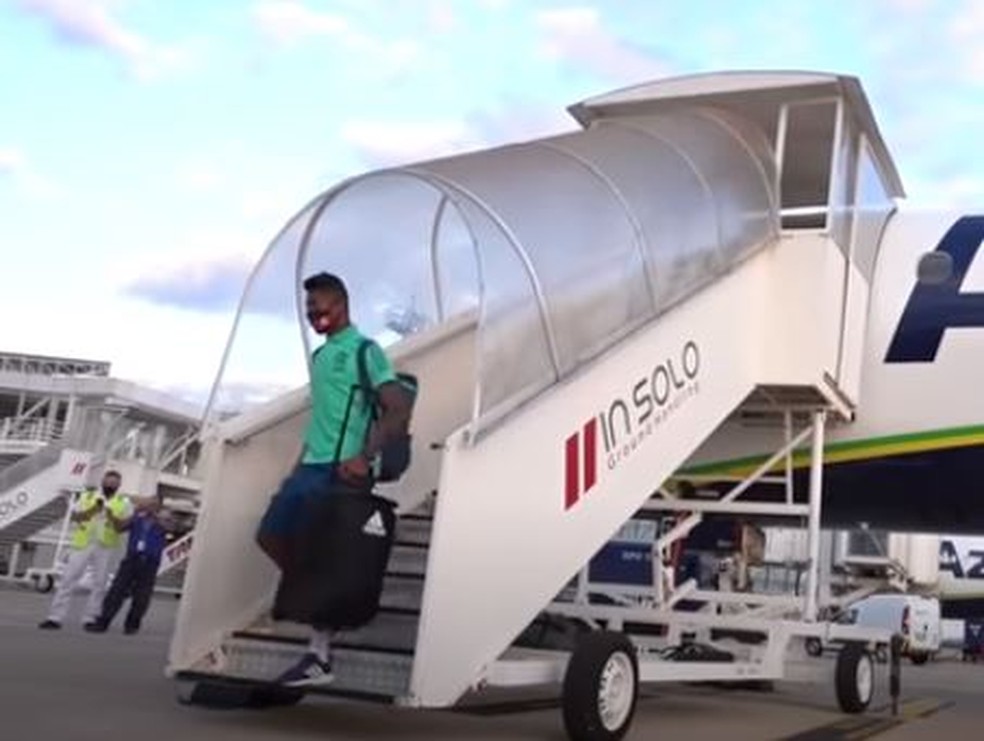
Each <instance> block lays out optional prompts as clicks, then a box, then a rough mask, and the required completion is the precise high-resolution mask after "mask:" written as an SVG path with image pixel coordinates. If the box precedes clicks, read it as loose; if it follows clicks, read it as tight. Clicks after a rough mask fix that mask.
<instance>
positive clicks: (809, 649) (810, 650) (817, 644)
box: [803, 636, 823, 658]
mask: <svg viewBox="0 0 984 741" xmlns="http://www.w3.org/2000/svg"><path fill="white" fill-rule="evenodd" d="M803 647H804V648H805V649H806V653H807V655H808V656H813V657H814V658H816V657H818V656H823V642H822V641H821V640H820V639H819V638H814V637H813V636H810V637H809V638H807V639H806V640H805V641H804V642H803Z"/></svg>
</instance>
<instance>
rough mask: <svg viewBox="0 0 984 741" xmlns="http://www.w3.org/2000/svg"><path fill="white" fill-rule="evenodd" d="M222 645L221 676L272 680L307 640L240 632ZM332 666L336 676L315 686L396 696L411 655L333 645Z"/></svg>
mask: <svg viewBox="0 0 984 741" xmlns="http://www.w3.org/2000/svg"><path fill="white" fill-rule="evenodd" d="M223 649H224V651H225V657H226V663H225V666H224V667H223V668H222V670H221V671H222V676H223V677H232V678H236V679H250V680H254V681H259V682H272V681H274V680H276V678H277V677H278V676H280V675H281V674H282V673H283V672H284V671H286V670H287V669H288V668H290V666H291V665H293V664H294V663H295V662H297V661H298V660H299V659H300V658H301V657H302V656H303V655H304V653H305V651H306V649H307V642H306V641H304V642H301V643H284V642H279V641H275V640H264V639H262V638H255V637H245V636H239V637H234V638H231V639H229V640H227V641H226V642H225V643H224V644H223ZM332 669H333V671H334V674H335V680H334V681H333V682H332V683H331V684H330V685H326V686H324V687H319V688H316V689H317V691H322V690H323V691H326V692H329V693H331V692H334V693H339V694H341V693H368V694H371V695H382V696H386V697H393V698H395V697H400V696H403V695H405V694H407V692H408V690H409V687H410V673H411V671H412V670H413V656H412V655H409V654H404V653H387V652H382V651H361V650H357V649H350V648H343V647H341V646H336V647H335V648H334V649H333V650H332Z"/></svg>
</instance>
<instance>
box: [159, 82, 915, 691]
mask: <svg viewBox="0 0 984 741" xmlns="http://www.w3.org/2000/svg"><path fill="white" fill-rule="evenodd" d="M570 110H571V113H572V115H573V116H574V118H575V119H576V121H577V122H578V124H580V128H578V129H576V130H574V131H572V132H570V133H565V134H560V135H557V136H552V137H547V138H544V139H537V140H534V141H529V142H524V143H519V144H514V145H509V146H503V147H497V148H494V149H489V150H483V151H476V152H470V153H465V154H461V155H457V156H453V157H448V158H443V159H437V160H432V161H428V162H421V163H415V164H412V165H406V166H400V167H394V168H392V169H387V170H382V171H377V172H371V173H368V174H364V175H360V176H357V177H354V178H352V179H350V180H347V181H345V182H343V183H341V184H339V185H337V186H336V187H334V188H332V189H330V190H328V191H327V192H325V193H322V194H320V195H318V196H317V197H316V198H314V199H313V200H312V201H311V202H310V203H309V204H308V205H307V206H305V207H304V208H303V209H302V210H301V211H300V212H299V213H298V214H297V215H296V216H295V217H294V218H293V219H292V220H291V221H290V222H289V223H288V224H287V226H286V227H285V228H284V230H283V231H282V232H281V233H280V234H279V235H278V236H277V237H276V238H275V240H274V241H273V242H272V243H271V245H270V247H269V249H268V250H267V252H266V254H265V255H264V257H263V258H262V260H261V262H260V263H259V265H258V266H257V268H256V270H255V272H254V273H253V275H252V276H251V277H250V279H249V282H248V285H247V288H246V291H245V293H244V296H243V298H242V301H241V304H240V306H239V310H238V313H237V316H236V320H235V325H234V330H233V333H232V336H231V337H230V340H229V344H228V346H227V348H226V352H225V356H224V361H223V368H222V370H221V371H220V374H219V377H218V378H217V380H216V383H215V386H214V389H213V392H212V398H211V400H210V405H209V411H208V413H207V415H206V423H205V428H204V431H203V444H204V450H203V459H202V479H203V501H202V510H201V512H200V516H199V521H198V529H197V531H196V536H195V550H194V552H193V553H192V556H191V560H190V563H189V564H188V571H187V576H186V581H185V592H184V599H183V601H182V604H181V607H180V613H179V616H178V623H177V626H176V630H175V634H174V637H173V640H172V645H171V650H170V656H169V667H168V668H169V672H170V673H171V674H173V675H176V676H179V677H181V676H185V677H187V676H194V677H199V678H201V677H208V676H215V677H223V676H225V677H229V676H232V677H238V678H240V679H245V680H250V679H252V680H256V681H263V680H269V679H270V678H271V677H272V676H275V674H276V672H277V670H278V668H281V667H282V666H283V665H284V664H283V662H284V661H287V660H288V659H289V658H290V657H289V656H288V655H287V654H289V651H287V650H282V649H281V648H278V646H279V647H282V646H291V645H292V641H294V642H295V643H296V642H298V641H299V640H300V638H298V636H300V635H302V634H299V633H296V631H295V633H293V634H290V632H289V630H288V629H287V628H284V629H283V630H282V631H281V632H279V633H278V632H277V631H276V630H275V631H273V633H272V634H271V633H270V631H269V630H266V631H265V637H264V635H261V632H260V631H258V630H257V629H256V626H257V625H259V624H260V623H262V622H263V620H264V617H265V615H266V613H267V611H268V610H269V607H270V604H271V600H272V596H273V593H274V590H275V588H276V583H277V574H276V571H275V569H274V567H273V566H272V564H270V563H269V562H268V561H267V560H266V559H265V558H264V557H263V555H262V554H261V553H260V551H259V550H258V549H257V548H256V547H255V545H254V542H253V536H254V533H255V530H256V526H257V523H258V521H259V518H260V516H261V514H262V512H263V511H264V509H265V507H266V505H267V502H268V500H269V498H270V496H271V495H272V493H273V492H274V491H275V490H276V489H277V487H278V485H279V484H280V482H281V480H282V479H283V477H285V476H286V475H287V473H288V472H289V471H290V469H291V467H292V466H293V465H294V462H295V461H296V460H297V458H298V453H299V452H300V445H301V433H302V430H303V426H304V424H305V422H306V420H307V417H308V413H309V408H308V404H309V401H308V392H307V387H306V384H307V379H308V358H309V357H310V353H311V351H312V350H313V348H314V343H315V342H316V341H317V339H316V337H314V336H313V335H312V334H310V332H309V330H308V329H307V326H306V322H305V318H304V307H303V301H304V296H303V291H302V289H301V287H300V286H301V282H302V281H303V279H304V277H306V276H307V275H309V274H311V273H314V272H317V271H320V270H328V271H331V272H335V273H338V274H339V275H341V276H342V277H343V278H344V279H345V280H346V282H347V284H348V286H349V292H350V296H351V303H352V314H353V318H354V321H355V323H356V324H357V326H358V327H359V328H360V330H362V331H363V332H364V333H366V334H368V335H370V336H373V337H376V338H377V339H378V340H379V341H380V342H381V343H382V344H383V345H384V346H386V347H387V350H388V352H389V354H390V355H391V357H392V358H393V359H394V361H395V363H396V364H397V365H398V366H399V367H401V368H403V369H405V370H407V371H409V372H412V373H414V374H416V375H417V376H418V378H419V379H420V382H421V388H420V397H419V401H418V404H417V407H416V411H415V416H414V421H413V434H414V441H415V442H414V450H413V456H414V459H413V465H412V467H411V469H410V470H409V472H408V473H407V475H406V476H405V477H404V479H403V480H401V481H400V482H398V483H396V484H392V485H386V486H381V487H380V490H379V493H381V494H382V495H384V496H387V497H390V498H392V499H394V500H395V501H397V502H398V503H399V511H400V514H401V515H402V516H403V517H402V519H401V523H402V524H401V528H402V529H403V530H404V531H407V532H409V531H410V530H413V532H414V533H415V534H416V536H415V537H409V536H408V538H407V539H406V540H405V542H404V546H405V550H406V551H407V554H410V555H406V558H407V559H412V558H416V560H415V561H414V563H415V566H416V568H417V569H418V570H419V571H418V576H419V579H418V582H417V588H416V592H415V593H414V595H413V597H412V599H411V600H410V602H406V601H404V602H402V603H401V609H402V612H391V613H389V614H385V613H384V614H381V616H380V618H379V621H378V622H377V624H375V625H374V626H369V627H368V628H367V630H366V631H363V632H362V633H361V634H359V635H354V636H350V637H348V638H347V644H346V646H347V648H346V651H347V652H348V653H347V654H346V657H347V658H344V659H343V660H341V663H340V666H339V669H338V674H339V679H338V683H337V685H336V686H335V691H337V692H339V693H344V692H345V691H349V692H352V693H366V692H369V693H376V694H381V695H386V696H389V697H391V698H392V699H393V700H394V701H397V702H402V703H406V704H410V705H417V706H445V705H450V704H453V703H454V702H456V701H457V700H458V699H459V698H460V697H461V696H462V695H463V694H464V693H466V692H467V691H468V690H470V689H473V688H475V687H478V686H482V685H483V684H485V683H493V684H494V683H496V682H499V681H502V682H508V681H511V680H510V679H509V678H508V677H506V675H505V674H503V673H502V671H501V669H502V667H503V664H502V660H503V657H504V656H507V655H508V652H509V650H510V646H511V645H512V644H513V642H514V641H515V639H516V638H517V636H518V635H519V634H520V633H521V632H522V631H523V630H524V628H526V627H527V626H528V625H529V624H530V623H531V621H533V620H534V619H535V618H536V617H537V615H538V614H539V613H540V612H541V611H542V610H544V609H545V607H546V606H547V605H549V604H550V603H551V601H552V600H553V599H554V598H555V596H556V595H557V594H558V593H559V592H560V591H561V590H562V589H563V588H564V587H565V585H567V584H568V583H569V582H570V581H571V579H572V578H573V577H574V576H575V575H577V574H578V572H579V571H580V570H581V569H582V568H583V567H584V566H585V564H586V563H587V562H588V561H589V559H590V558H591V557H592V556H593V555H594V554H595V553H597V552H598V551H599V549H600V548H601V547H602V546H603V545H604V544H605V543H606V542H607V541H608V540H609V539H611V538H612V537H613V535H614V534H615V533H616V532H617V531H618V530H619V528H621V527H622V526H623V525H624V524H625V523H626V521H627V520H629V518H630V517H632V515H633V514H634V513H636V512H637V511H638V510H640V508H641V507H642V506H643V505H644V504H645V503H646V502H647V500H649V499H650V498H651V497H653V496H654V495H655V494H656V493H657V492H658V491H659V490H660V488H661V487H662V486H663V484H664V482H666V481H667V480H668V479H670V478H671V477H672V476H673V475H674V474H675V472H677V471H678V470H679V469H680V468H681V467H683V466H684V465H686V464H687V463H688V461H690V460H691V459H692V457H693V455H694V453H695V451H697V450H698V449H700V448H701V447H702V446H707V445H709V444H710V445H713V439H714V436H715V434H716V433H717V432H718V431H719V430H720V429H721V426H722V424H723V423H725V422H726V421H727V420H728V419H729V418H732V417H733V416H734V415H736V414H742V413H748V414H758V415H770V414H774V415H778V418H779V419H783V418H786V417H785V416H784V415H793V416H795V417H796V419H797V420H799V421H800V422H802V421H803V420H804V419H805V421H806V422H807V423H808V426H809V427H810V429H812V430H813V435H814V437H813V439H814V445H815V449H816V446H818V445H820V444H822V435H823V429H824V425H825V424H828V425H837V424H849V423H850V421H851V420H852V418H853V415H854V409H855V406H856V404H857V402H858V393H859V388H860V381H859V375H860V367H861V350H862V348H863V345H864V341H865V337H864V332H865V321H864V317H865V314H866V311H867V301H868V292H869V281H870V278H871V275H872V270H873V265H874V260H875V257H876V253H877V248H878V241H879V238H880V232H881V227H882V226H883V224H884V222H885V220H886V219H887V217H888V215H889V214H890V213H891V210H892V208H893V204H892V199H893V198H894V197H896V196H898V195H901V186H900V184H899V180H898V176H897V174H896V172H895V169H894V165H893V163H892V161H891V158H890V157H889V155H888V152H887V150H886V148H885V146H884V144H883V142H882V140H881V137H880V135H879V133H878V130H877V127H876V125H875V122H874V119H873V117H872V114H871V112H870V110H869V108H868V105H867V102H866V100H865V97H864V95H863V93H862V91H861V88H860V86H859V85H858V83H857V81H856V80H854V79H853V78H846V77H839V76H832V75H820V74H807V73H743V74H724V75H707V76H697V77H688V78H681V79H678V80H669V81H665V82H655V83H651V84H646V85H641V86H638V87H634V88H628V89H626V90H621V91H616V92H613V93H610V94H606V95H602V96H599V97H597V98H593V99H589V100H586V101H584V102H582V103H579V104H577V105H575V106H573V107H572V108H571V109H570ZM285 385H286V386H292V387H293V390H291V391H288V392H286V393H273V392H272V391H271V393H268V394H267V395H266V396H265V397H264V396H263V395H262V394H261V393H259V391H257V395H256V396H255V397H254V398H255V402H256V403H255V404H254V405H252V406H250V407H248V408H242V409H240V411H239V413H236V414H230V413H229V406H228V402H229V400H230V399H232V398H236V399H239V400H241V399H242V398H243V397H242V390H243V389H244V388H251V389H254V390H262V389H270V390H275V389H277V388H280V387H282V386H285ZM808 434H809V433H802V434H801V435H800V436H799V437H798V438H797V440H798V441H800V442H803V441H805V440H806V436H807V435H808ZM777 447H778V446H777ZM422 521H423V522H426V528H425V529H424V530H423V531H422V532H423V535H422V536H421V535H420V533H421V530H420V528H419V527H418V526H419V524H420V523H421V522H422ZM818 523H819V521H818V520H817V521H816V524H817V527H818V526H819V525H818ZM421 538H422V539H421ZM414 549H416V550H414ZM413 553H416V554H417V555H416V556H415V557H414V556H412V554H413ZM402 557H403V556H398V557H396V558H402ZM393 571H394V574H396V573H397V572H399V571H400V569H399V568H398V564H395V565H394V566H393ZM394 583H395V578H394ZM394 589H395V587H394ZM404 594H406V593H404ZM389 596H390V597H392V596H393V595H392V594H390V595H389ZM386 599H387V593H385V592H384V601H385V600H386ZM391 604H395V602H394V603H391ZM408 605H409V607H408ZM397 634H399V640H398V641H397V640H395V639H394V638H393V637H394V636H395V635H397ZM295 639H296V641H295ZM264 641H265V642H266V643H264ZM265 645H266V646H272V648H266V649H265V648H264V646H265ZM387 646H389V647H390V648H392V649H393V650H392V651H391V654H392V660H390V659H388V658H386V657H387V656H389V654H387V653H386V650H387ZM396 648H398V649H399V650H396ZM291 650H293V649H291ZM264 652H265V653H264ZM370 654H371V656H372V657H373V658H372V661H373V662H375V663H372V664H371V667H373V668H372V670H371V671H370V669H367V667H369V666H370V663H369V662H370V659H369V658H368V657H369V656H370ZM262 656H266V657H267V658H266V659H263V658H262ZM380 657H383V658H380ZM278 662H279V663H278ZM346 662H348V663H346ZM387 662H389V663H387ZM384 675H385V677H384ZM511 676H512V675H511ZM522 677H523V681H526V680H529V681H533V679H535V678H536V677H535V676H534V675H533V674H526V675H522Z"/></svg>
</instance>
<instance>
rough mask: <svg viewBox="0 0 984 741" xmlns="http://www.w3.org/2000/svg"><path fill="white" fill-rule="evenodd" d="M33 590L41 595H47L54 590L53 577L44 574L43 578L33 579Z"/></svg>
mask: <svg viewBox="0 0 984 741" xmlns="http://www.w3.org/2000/svg"><path fill="white" fill-rule="evenodd" d="M34 588H35V589H36V590H37V591H38V592H40V593H41V594H47V593H48V592H50V591H51V590H52V589H54V588H55V577H53V576H52V575H51V574H45V575H44V576H42V577H39V578H38V579H35V580H34Z"/></svg>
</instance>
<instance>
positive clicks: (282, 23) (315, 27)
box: [253, 0, 360, 44]
mask: <svg viewBox="0 0 984 741" xmlns="http://www.w3.org/2000/svg"><path fill="white" fill-rule="evenodd" d="M253 18H254V20H255V21H256V23H257V25H258V26H259V27H260V30H261V31H263V33H264V34H266V35H267V36H268V37H269V38H270V39H271V40H272V41H275V42H277V43H280V44H291V43H295V42H297V41H299V40H301V39H304V38H307V37H309V36H333V37H336V38H341V39H348V40H349V41H355V40H356V39H358V38H359V37H360V35H359V34H357V33H356V32H355V30H354V29H353V28H352V27H351V25H350V24H349V22H348V21H347V20H346V19H345V18H343V17H341V16H339V15H335V14H332V13H319V12H317V11H314V10H311V9H310V8H308V7H307V6H305V5H304V3H301V2H297V1H296V0H262V2H259V3H257V4H256V5H255V6H254V7H253Z"/></svg>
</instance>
